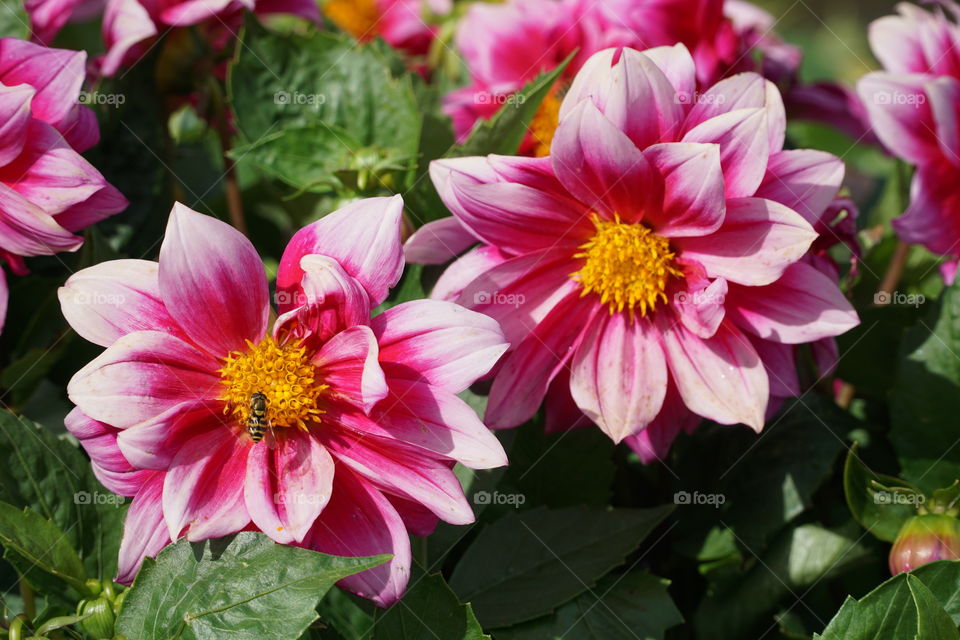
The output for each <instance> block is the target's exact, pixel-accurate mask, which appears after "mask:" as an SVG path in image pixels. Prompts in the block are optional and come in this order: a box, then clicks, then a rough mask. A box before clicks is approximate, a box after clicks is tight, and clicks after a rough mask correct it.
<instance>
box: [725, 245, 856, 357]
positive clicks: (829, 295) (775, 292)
mask: <svg viewBox="0 0 960 640" xmlns="http://www.w3.org/2000/svg"><path fill="white" fill-rule="evenodd" d="M727 313H728V314H729V317H730V318H731V319H732V320H733V321H734V322H735V323H736V324H737V326H739V327H741V328H742V329H745V330H746V331H749V332H751V333H753V334H755V335H757V336H758V337H760V338H763V339H764V340H773V341H774V342H783V343H786V344H803V343H806V342H813V341H815V340H820V339H821V338H832V337H835V336H838V335H841V334H843V333H846V332H847V331H849V330H850V329H852V328H853V327H855V326H857V325H858V324H860V318H859V317H858V316H857V312H856V311H854V309H853V305H851V304H850V301H849V300H847V298H846V297H845V296H844V295H843V293H842V292H841V291H840V288H839V287H838V286H837V282H836V280H835V279H832V278H830V277H829V276H827V275H825V274H823V273H821V272H820V271H818V270H817V269H815V268H814V267H812V266H810V265H808V264H806V263H804V262H796V263H794V264H792V265H790V266H789V267H787V269H786V270H785V271H784V272H783V276H781V277H780V279H778V280H777V281H776V282H774V283H773V284H770V285H767V286H765V287H739V286H735V287H731V291H730V295H729V296H728V297H727Z"/></svg>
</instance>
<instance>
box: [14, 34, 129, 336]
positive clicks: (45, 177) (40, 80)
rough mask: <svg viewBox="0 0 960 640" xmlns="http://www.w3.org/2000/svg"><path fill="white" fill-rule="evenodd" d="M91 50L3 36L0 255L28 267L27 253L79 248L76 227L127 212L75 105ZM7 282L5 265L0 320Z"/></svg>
mask: <svg viewBox="0 0 960 640" xmlns="http://www.w3.org/2000/svg"><path fill="white" fill-rule="evenodd" d="M85 61H86V54H84V53H82V52H78V51H66V50H63V49H49V48H47V47H43V46H40V45H37V44H33V43H30V42H25V41H23V40H18V39H16V38H0V260H2V261H5V262H6V263H7V265H8V266H9V267H10V269H11V270H12V271H14V272H15V273H21V274H22V273H25V272H26V266H25V264H24V261H23V258H24V257H29V256H41V255H53V254H55V253H59V252H61V251H76V250H77V249H78V248H79V247H80V245H81V244H83V238H82V237H80V236H78V235H76V232H77V231H80V230H81V229H83V228H85V227H87V226H88V225H91V224H93V223H95V222H97V221H99V220H102V219H103V218H106V217H107V216H110V215H112V214H114V213H117V212H119V211H122V210H123V209H124V208H126V206H127V201H126V200H125V199H124V197H123V196H122V195H121V194H120V192H119V191H117V190H116V189H115V188H114V187H112V186H111V185H110V184H108V183H107V181H106V180H105V179H104V177H103V176H102V175H101V174H100V172H98V171H97V170H96V169H95V168H94V167H93V166H92V165H91V164H90V163H89V162H87V161H86V160H84V159H83V156H81V155H80V153H81V152H83V151H86V150H87V149H89V148H90V147H92V146H93V145H95V144H96V143H97V141H98V140H99V137H100V132H99V129H98V127H97V120H96V118H95V117H94V115H93V112H92V111H90V109H88V108H86V107H83V106H81V105H79V104H78V99H79V97H80V90H81V87H82V86H83V81H84V78H85V73H84V64H85ZM7 293H8V292H7V285H6V280H5V277H4V276H3V272H2V271H0V326H2V324H3V318H4V317H5V316H6V308H7Z"/></svg>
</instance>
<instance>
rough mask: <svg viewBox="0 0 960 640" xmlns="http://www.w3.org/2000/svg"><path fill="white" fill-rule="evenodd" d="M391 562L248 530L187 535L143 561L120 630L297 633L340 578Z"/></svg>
mask: <svg viewBox="0 0 960 640" xmlns="http://www.w3.org/2000/svg"><path fill="white" fill-rule="evenodd" d="M386 560H387V556H378V557H374V558H338V557H335V556H328V555H325V554H322V553H317V552H314V551H309V550H307V549H299V548H297V547H291V546H287V545H278V544H274V543H273V542H272V541H271V540H270V539H269V538H267V537H266V536H264V535H262V534H259V533H249V532H248V533H240V534H238V535H237V536H236V537H234V538H232V539H222V540H207V541H205V542H202V543H193V544H191V543H189V542H187V541H186V540H181V541H180V542H178V543H177V544H174V545H171V546H169V547H167V548H166V549H164V550H163V551H161V552H160V555H159V556H157V559H156V560H152V559H150V558H147V559H146V560H144V563H143V568H142V569H140V573H139V574H138V575H137V578H136V580H135V581H134V584H133V587H131V589H130V592H129V593H128V594H127V596H126V599H125V600H124V603H123V610H122V611H121V613H120V617H119V618H118V619H117V632H118V633H122V634H124V635H126V636H127V637H128V638H137V640H175V639H178V638H184V639H187V640H193V639H196V640H215V639H216V640H219V639H223V638H226V637H229V638H235V639H237V640H240V639H243V638H250V639H251V640H255V639H264V640H289V639H290V638H298V637H299V636H300V634H302V633H303V632H304V630H305V629H306V628H307V627H308V626H309V625H310V623H312V622H313V621H314V620H316V619H317V613H316V610H315V609H316V606H317V603H318V602H319V601H320V598H322V597H323V595H324V594H325V593H326V592H327V590H328V589H330V587H332V586H333V584H334V583H335V582H336V581H337V580H340V579H342V578H345V577H346V576H350V575H353V574H355V573H359V572H360V571H364V570H366V569H370V568H372V567H375V566H377V565H379V564H382V563H383V562H384V561H386Z"/></svg>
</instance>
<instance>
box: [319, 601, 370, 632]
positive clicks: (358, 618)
mask: <svg viewBox="0 0 960 640" xmlns="http://www.w3.org/2000/svg"><path fill="white" fill-rule="evenodd" d="M317 611H319V612H320V620H321V621H322V622H324V623H326V624H328V625H329V626H332V627H333V628H334V629H336V630H337V632H338V633H339V634H340V635H341V636H343V637H344V638H345V639H346V640H370V633H371V631H373V616H372V615H370V614H369V613H367V612H366V611H365V610H364V609H363V608H362V607H361V606H360V605H359V604H357V603H356V602H355V596H352V595H351V594H348V593H347V592H346V591H342V590H340V589H331V590H330V591H328V592H327V595H326V596H325V597H324V598H323V600H321V601H320V606H318V607H317Z"/></svg>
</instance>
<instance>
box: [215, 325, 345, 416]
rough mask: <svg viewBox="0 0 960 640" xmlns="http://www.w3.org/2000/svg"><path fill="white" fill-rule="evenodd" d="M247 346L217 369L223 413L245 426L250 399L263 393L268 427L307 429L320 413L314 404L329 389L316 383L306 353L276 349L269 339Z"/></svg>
mask: <svg viewBox="0 0 960 640" xmlns="http://www.w3.org/2000/svg"><path fill="white" fill-rule="evenodd" d="M247 346H248V347H249V350H247V351H233V352H231V353H230V355H228V356H227V359H226V361H225V362H224V365H223V368H222V369H220V379H221V381H222V382H223V393H222V394H221V396H220V399H221V400H223V401H224V402H225V403H226V407H225V408H224V412H225V413H229V414H233V415H234V416H236V418H237V420H238V421H239V422H240V424H241V425H246V423H247V420H248V419H249V418H250V398H251V396H253V394H255V393H262V394H263V395H264V396H266V398H267V412H266V419H267V420H269V421H270V425H271V426H273V427H293V426H297V427H300V428H301V429H306V428H307V423H309V422H311V421H312V420H313V419H314V418H316V416H318V415H319V414H321V413H323V411H322V410H321V409H320V408H319V407H318V406H317V402H318V400H319V399H320V396H321V395H322V394H323V391H324V389H327V388H328V385H325V384H321V383H320V382H319V381H318V380H317V379H316V369H315V368H314V367H313V365H312V364H310V359H309V357H308V356H307V353H306V349H305V348H303V347H297V346H288V345H279V344H277V342H276V341H275V340H274V339H273V338H272V337H270V336H267V337H266V338H264V339H263V340H261V341H260V344H256V345H255V344H253V343H252V342H250V341H249V340H248V341H247Z"/></svg>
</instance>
